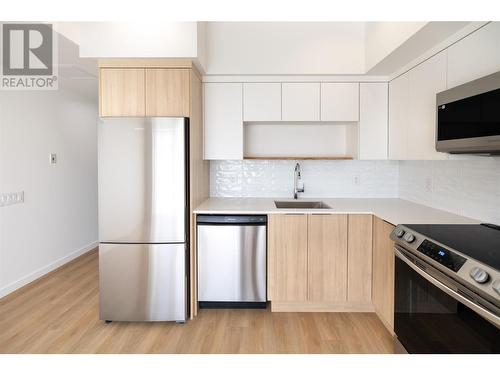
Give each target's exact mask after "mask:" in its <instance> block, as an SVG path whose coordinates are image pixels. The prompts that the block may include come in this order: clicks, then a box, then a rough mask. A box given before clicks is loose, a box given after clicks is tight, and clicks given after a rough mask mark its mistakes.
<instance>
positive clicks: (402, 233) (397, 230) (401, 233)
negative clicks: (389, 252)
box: [394, 228, 405, 238]
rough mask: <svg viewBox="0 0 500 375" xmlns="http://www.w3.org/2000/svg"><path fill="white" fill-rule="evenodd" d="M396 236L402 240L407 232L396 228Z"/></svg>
mask: <svg viewBox="0 0 500 375" xmlns="http://www.w3.org/2000/svg"><path fill="white" fill-rule="evenodd" d="M394 234H395V235H396V237H398V238H401V237H403V236H404V234H405V231H404V230H403V229H401V228H396V229H394Z"/></svg>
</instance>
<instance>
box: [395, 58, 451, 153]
mask: <svg viewBox="0 0 500 375" xmlns="http://www.w3.org/2000/svg"><path fill="white" fill-rule="evenodd" d="M443 90H446V51H443V52H441V53H439V54H437V55H435V56H433V57H431V58H430V59H428V60H426V61H424V62H423V63H422V64H420V65H418V66H416V67H415V68H413V69H412V70H410V71H409V72H407V73H405V74H403V75H401V76H399V77H398V78H396V79H394V80H392V81H391V82H390V84H389V158H390V159H393V160H441V159H446V158H447V154H445V153H442V152H437V151H436V136H435V133H436V94H437V93H438V92H440V91H443Z"/></svg>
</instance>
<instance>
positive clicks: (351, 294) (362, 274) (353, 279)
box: [347, 214, 372, 303]
mask: <svg viewBox="0 0 500 375" xmlns="http://www.w3.org/2000/svg"><path fill="white" fill-rule="evenodd" d="M347 237H348V238H349V242H348V243H349V245H348V251H347V253H348V254H349V256H348V261H347V275H348V278H347V291H348V293H347V300H348V301H350V302H363V303H370V302H371V300H372V215H361V214H360V215H349V224H348V236H347Z"/></svg>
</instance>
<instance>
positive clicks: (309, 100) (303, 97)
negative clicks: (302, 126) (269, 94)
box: [281, 82, 320, 121]
mask: <svg viewBox="0 0 500 375" xmlns="http://www.w3.org/2000/svg"><path fill="white" fill-rule="evenodd" d="M281 100H282V102H281V103H282V113H281V118H282V120H283V121H320V84H319V83H302V82H293V83H292V82H288V83H283V84H282V98H281Z"/></svg>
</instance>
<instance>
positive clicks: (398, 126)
mask: <svg viewBox="0 0 500 375" xmlns="http://www.w3.org/2000/svg"><path fill="white" fill-rule="evenodd" d="M409 108H410V74H409V73H405V74H403V75H400V76H399V77H398V78H396V79H393V80H392V81H391V82H390V83H389V159H392V160H404V159H407V152H406V142H407V139H408V123H409V121H410V117H409Z"/></svg>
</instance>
